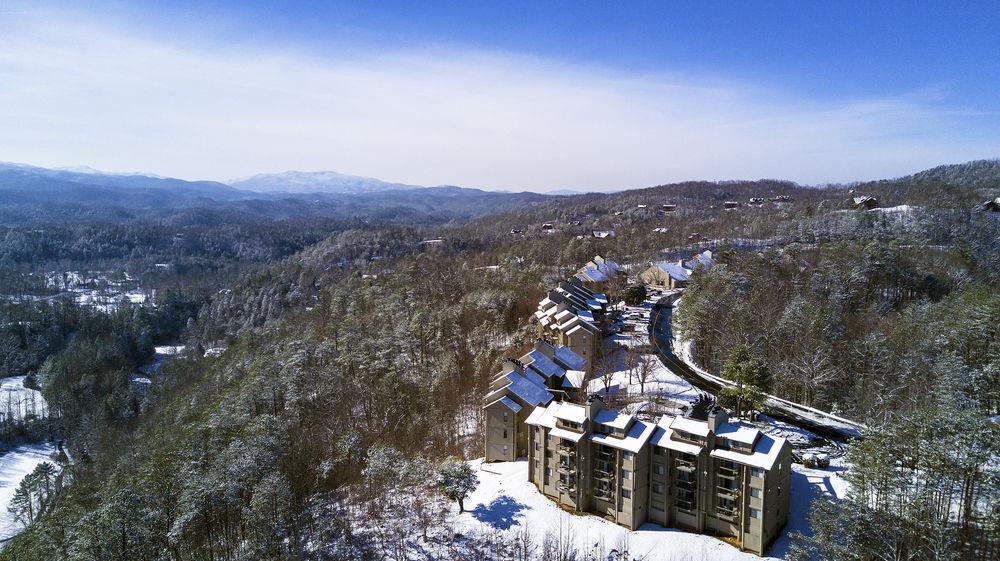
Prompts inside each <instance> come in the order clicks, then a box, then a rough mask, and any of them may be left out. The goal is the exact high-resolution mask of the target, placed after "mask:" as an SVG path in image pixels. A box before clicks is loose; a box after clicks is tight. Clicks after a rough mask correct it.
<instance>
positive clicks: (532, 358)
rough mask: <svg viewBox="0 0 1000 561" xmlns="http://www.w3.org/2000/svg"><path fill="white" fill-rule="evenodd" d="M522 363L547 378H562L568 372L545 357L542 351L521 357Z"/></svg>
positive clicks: (534, 351) (535, 351)
mask: <svg viewBox="0 0 1000 561" xmlns="http://www.w3.org/2000/svg"><path fill="white" fill-rule="evenodd" d="M521 362H523V363H525V364H527V365H528V366H529V367H530V368H533V369H534V370H536V371H538V373H539V374H541V375H542V376H544V377H545V378H552V377H557V378H559V377H562V376H565V375H566V371H565V370H563V369H562V368H560V367H559V365H557V364H556V363H554V362H552V359H550V358H549V357H547V356H545V354H544V353H542V351H539V350H537V349H536V350H533V351H531V352H529V353H528V354H526V355H524V356H523V357H521Z"/></svg>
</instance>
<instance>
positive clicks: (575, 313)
mask: <svg viewBox="0 0 1000 561" xmlns="http://www.w3.org/2000/svg"><path fill="white" fill-rule="evenodd" d="M607 307H608V299H607V297H606V296H605V295H603V294H601V293H598V292H593V291H592V290H590V289H588V288H586V287H585V286H583V284H582V282H581V281H580V280H579V279H576V278H572V279H569V280H566V281H563V282H560V283H559V286H557V287H556V288H553V289H552V290H550V291H549V292H548V294H547V295H546V297H545V298H543V299H542V301H541V302H539V303H538V310H537V311H536V312H535V314H534V319H535V321H536V322H537V323H538V336H539V337H541V338H542V339H545V340H546V341H549V342H550V343H553V344H554V345H557V346H565V347H568V348H569V349H571V350H572V351H573V352H574V353H576V354H577V355H579V356H580V357H582V358H583V360H584V368H583V369H584V371H585V372H588V373H589V372H590V371H591V369H592V368H593V361H594V357H595V355H596V354H597V347H598V345H600V343H601V339H602V333H601V328H600V327H598V323H600V322H601V321H603V320H604V315H605V313H606V312H607Z"/></svg>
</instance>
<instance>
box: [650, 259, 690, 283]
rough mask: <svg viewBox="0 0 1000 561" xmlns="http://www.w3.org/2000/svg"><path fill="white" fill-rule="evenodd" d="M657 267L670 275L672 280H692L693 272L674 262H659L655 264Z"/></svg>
mask: <svg viewBox="0 0 1000 561" xmlns="http://www.w3.org/2000/svg"><path fill="white" fill-rule="evenodd" d="M655 267H656V268H657V269H659V270H661V271H663V272H664V273H666V274H667V275H670V278H672V279H674V280H679V281H686V280H690V278H691V271H690V270H689V269H687V268H685V267H683V266H681V265H678V264H677V263H674V262H673V261H658V262H657V263H656V264H655Z"/></svg>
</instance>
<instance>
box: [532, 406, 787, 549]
mask: <svg viewBox="0 0 1000 561" xmlns="http://www.w3.org/2000/svg"><path fill="white" fill-rule="evenodd" d="M525 425H526V427H525V433H526V434H527V438H528V479H529V480H530V481H531V482H532V483H533V484H534V485H535V486H536V487H537V488H538V490H539V491H540V492H542V493H543V494H545V495H546V496H548V497H550V498H551V499H552V500H554V501H556V502H557V503H559V504H561V505H563V506H564V507H567V508H572V509H574V510H578V511H582V512H590V513H594V514H597V515H599V516H602V517H604V518H606V519H608V520H612V521H614V522H616V523H618V524H621V525H622V526H625V527H627V528H629V529H636V528H638V527H639V526H640V525H641V524H643V523H645V522H655V523H657V524H660V525H662V526H670V527H676V528H680V529H684V530H689V531H693V532H699V533H709V534H714V535H719V536H729V537H732V538H734V539H735V541H736V542H738V543H739V545H740V546H741V547H742V548H743V549H746V550H748V551H752V552H754V553H757V554H759V555H763V553H764V551H765V550H766V549H767V547H768V546H769V545H770V544H771V542H773V541H774V539H775V538H776V537H777V536H778V535H779V533H780V531H781V529H782V528H783V527H784V525H785V522H786V521H787V519H788V508H789V490H790V484H791V462H792V455H791V447H790V446H789V444H788V443H787V442H786V441H785V440H784V439H782V438H776V437H772V436H769V435H766V434H764V433H762V432H760V430H758V429H757V428H756V427H754V426H753V425H751V424H749V423H745V422H742V421H730V419H729V417H728V413H727V412H726V411H725V410H724V409H722V408H721V407H718V406H715V405H714V404H713V403H712V402H708V401H700V402H698V403H696V404H694V405H693V406H691V407H690V408H689V409H688V410H687V411H686V412H685V414H683V415H664V416H662V417H661V418H660V419H659V421H658V422H657V423H655V424H653V423H651V422H647V421H642V420H640V419H637V418H635V417H633V416H631V415H624V414H621V413H619V412H617V411H615V410H613V409H609V408H607V407H605V405H604V403H603V401H601V399H600V398H599V397H596V396H594V397H591V398H590V399H588V400H587V402H586V403H585V404H583V405H578V404H573V403H568V402H565V401H552V402H550V403H549V404H547V405H545V406H538V407H535V408H534V409H533V410H532V412H531V413H530V414H529V415H528V416H527V417H526V418H525Z"/></svg>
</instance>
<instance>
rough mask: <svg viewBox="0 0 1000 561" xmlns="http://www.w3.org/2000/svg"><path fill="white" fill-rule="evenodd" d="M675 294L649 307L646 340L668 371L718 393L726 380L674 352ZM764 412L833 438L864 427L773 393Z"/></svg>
mask: <svg viewBox="0 0 1000 561" xmlns="http://www.w3.org/2000/svg"><path fill="white" fill-rule="evenodd" d="M677 296H679V295H675V296H671V297H667V298H664V299H663V300H661V301H660V302H658V303H657V304H656V305H655V306H654V307H653V312H652V314H651V316H650V321H649V331H650V341H651V342H652V343H653V345H654V346H655V347H656V349H657V351H658V354H659V357H660V361H661V362H663V365H664V366H666V367H667V368H668V369H670V371H671V372H673V373H674V374H676V375H677V376H679V377H681V378H683V379H684V380H686V381H688V382H689V383H690V384H691V385H693V386H694V387H696V388H698V389H700V390H702V391H705V392H708V393H711V394H718V392H719V390H721V389H722V388H723V387H725V386H726V385H727V384H729V382H727V381H725V380H722V379H721V378H718V377H715V376H711V375H705V374H704V373H702V372H698V371H697V370H695V369H694V368H692V367H691V366H690V365H689V364H688V363H686V362H684V360H682V359H681V358H680V357H678V356H677V355H676V354H674V350H673V336H672V334H671V332H670V325H671V314H672V311H673V304H674V302H675V301H676V300H677ZM764 413H767V414H768V415H770V416H772V417H774V418H777V419H781V420H782V421H787V422H789V423H792V424H794V425H798V426H800V427H802V428H805V429H808V430H810V431H812V432H814V433H816V434H819V435H822V436H824V437H827V438H832V439H836V440H844V439H848V438H857V437H859V436H861V434H862V431H863V430H864V426H863V425H861V424H859V423H855V422H853V421H849V420H847V419H843V418H840V417H837V416H834V415H830V414H829V413H824V412H823V411H819V410H816V409H812V408H809V407H806V406H804V405H801V404H798V403H794V402H791V401H788V400H785V399H781V398H778V397H775V396H768V398H767V400H766V401H765V402H764Z"/></svg>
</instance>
